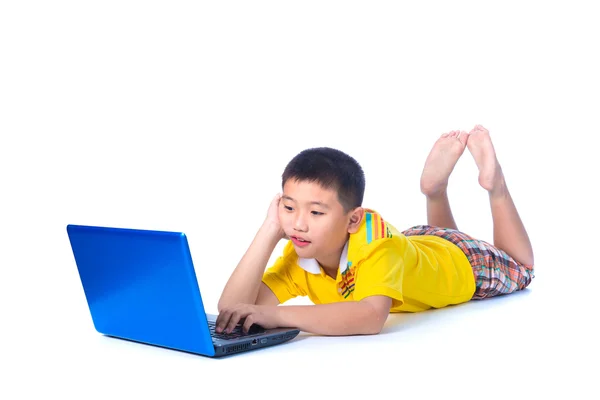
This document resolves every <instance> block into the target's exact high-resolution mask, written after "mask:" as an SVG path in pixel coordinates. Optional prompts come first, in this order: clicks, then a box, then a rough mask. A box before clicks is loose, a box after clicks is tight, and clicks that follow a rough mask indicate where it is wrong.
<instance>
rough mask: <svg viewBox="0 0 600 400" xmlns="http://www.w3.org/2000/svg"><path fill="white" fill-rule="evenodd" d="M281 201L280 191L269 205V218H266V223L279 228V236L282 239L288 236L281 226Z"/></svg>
mask: <svg viewBox="0 0 600 400" xmlns="http://www.w3.org/2000/svg"><path fill="white" fill-rule="evenodd" d="M280 203H281V194H280V193H278V194H276V195H275V197H274V198H273V200H272V201H271V205H270V206H269V210H268V211H267V218H266V219H265V225H267V226H270V227H272V228H274V229H276V230H277V235H278V236H277V237H278V238H280V239H284V238H287V236H286V235H285V232H284V231H283V229H282V228H281V223H280V222H279V205H280Z"/></svg>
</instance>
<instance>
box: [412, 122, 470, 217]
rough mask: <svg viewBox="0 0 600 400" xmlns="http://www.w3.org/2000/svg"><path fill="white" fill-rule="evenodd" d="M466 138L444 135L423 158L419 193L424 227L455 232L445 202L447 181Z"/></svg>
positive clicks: (461, 133) (461, 151)
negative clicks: (424, 201)
mask: <svg viewBox="0 0 600 400" xmlns="http://www.w3.org/2000/svg"><path fill="white" fill-rule="evenodd" d="M468 136H469V134H468V133H466V132H459V131H452V132H450V133H444V134H443V135H442V136H441V137H440V138H439V139H438V140H437V141H436V142H435V144H434V145H433V148H432V149H431V151H430V153H429V155H428V156H427V160H426V161H425V167H424V168H423V173H422V175H421V192H422V193H423V194H424V195H425V197H426V198H427V224H428V225H432V226H438V227H442V228H451V229H458V228H457V226H456V222H455V221H454V217H453V216H452V210H451V209H450V201H449V200H448V191H447V188H448V178H449V177H450V173H451V172H452V170H453V169H454V166H455V165H456V162H457V161H458V159H459V158H460V156H461V155H462V154H463V152H464V151H465V147H466V145H467V138H468Z"/></svg>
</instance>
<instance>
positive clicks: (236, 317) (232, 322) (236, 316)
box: [225, 311, 243, 333]
mask: <svg viewBox="0 0 600 400" xmlns="http://www.w3.org/2000/svg"><path fill="white" fill-rule="evenodd" d="M242 318H243V313H242V312H241V311H234V312H233V313H232V314H231V317H230V318H229V323H228V324H227V328H225V332H226V333H231V332H233V330H234V329H235V327H236V326H237V324H238V323H239V322H240V319H242Z"/></svg>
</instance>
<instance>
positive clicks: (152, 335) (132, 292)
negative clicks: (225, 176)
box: [67, 224, 300, 357]
mask: <svg viewBox="0 0 600 400" xmlns="http://www.w3.org/2000/svg"><path fill="white" fill-rule="evenodd" d="M67 234H68V237H69V241H70V243H71V249H72V251H73V256H74V258H75V264H76V265H77V269H78V271H79V277H80V279H81V284H82V285H83V290H84V293H85V297H86V301H87V304H88V307H89V310H90V314H91V317H92V320H93V323H94V327H95V329H96V330H97V331H98V332H99V333H101V334H103V335H106V336H110V337H115V338H120V339H125V340H130V341H135V342H139V343H144V344H149V345H155V346H160V347H165V348H169V349H174V350H180V351H185V352H189V353H195V354H199V355H202V356H207V357H221V356H226V355H231V354H236V353H241V352H246V351H251V350H255V349H261V348H265V347H270V346H274V345H278V344H281V343H284V342H287V341H289V340H291V339H293V338H295V337H296V336H297V335H298V334H299V333H300V331H299V330H298V329H290V328H277V329H263V328H261V327H258V326H257V325H253V327H252V328H251V330H250V332H248V333H247V334H244V333H243V332H242V331H241V326H238V327H237V328H236V329H235V330H234V331H233V332H232V333H231V334H223V333H222V334H218V333H216V332H215V330H214V326H215V325H214V324H215V321H216V318H217V315H214V314H207V313H206V312H205V310H204V305H203V303H202V296H201V294H200V288H199V286H198V282H197V280H196V273H195V270H194V265H193V262H192V256H191V252H190V248H189V246H188V241H187V236H186V235H185V234H184V233H182V232H167V231H153V230H141V229H125V228H110V227H100V226H86V225H72V224H70V225H67Z"/></svg>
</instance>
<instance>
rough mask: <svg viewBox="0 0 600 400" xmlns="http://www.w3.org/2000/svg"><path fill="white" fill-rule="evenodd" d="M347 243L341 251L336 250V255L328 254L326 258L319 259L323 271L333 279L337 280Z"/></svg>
mask: <svg viewBox="0 0 600 400" xmlns="http://www.w3.org/2000/svg"><path fill="white" fill-rule="evenodd" d="M345 246H346V243H344V245H342V247H341V248H340V249H339V250H336V251H335V252H334V253H331V254H328V255H327V256H325V257H320V258H318V259H317V262H318V263H319V265H320V266H321V268H323V271H325V273H326V274H327V275H329V276H330V277H332V278H333V279H336V278H337V274H338V270H339V268H340V259H341V258H342V253H343V252H344V247H345Z"/></svg>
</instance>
